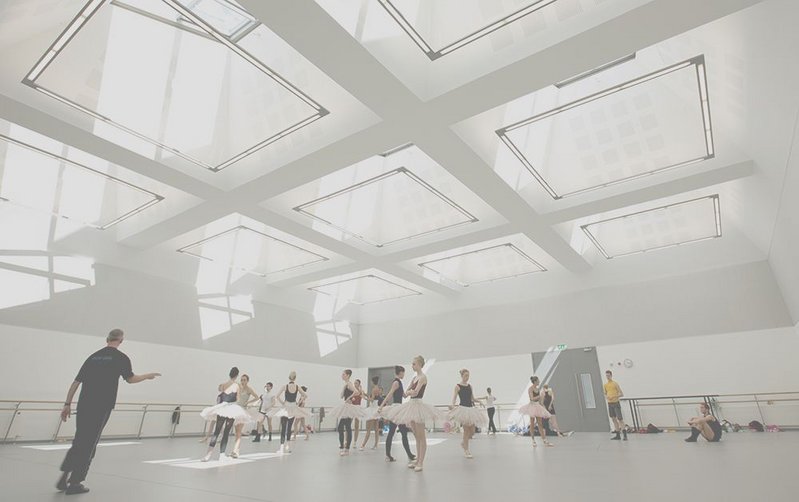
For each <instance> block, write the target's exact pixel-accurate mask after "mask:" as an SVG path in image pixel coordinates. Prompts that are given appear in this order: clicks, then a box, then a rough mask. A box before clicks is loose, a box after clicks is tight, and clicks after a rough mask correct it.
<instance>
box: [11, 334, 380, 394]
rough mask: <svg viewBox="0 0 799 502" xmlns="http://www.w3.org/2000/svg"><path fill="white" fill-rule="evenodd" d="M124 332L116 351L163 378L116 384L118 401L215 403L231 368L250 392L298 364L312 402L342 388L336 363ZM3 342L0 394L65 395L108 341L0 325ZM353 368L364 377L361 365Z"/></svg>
mask: <svg viewBox="0 0 799 502" xmlns="http://www.w3.org/2000/svg"><path fill="white" fill-rule="evenodd" d="M126 336H127V338H126V340H125V341H124V342H123V344H122V346H121V347H120V349H121V350H122V351H123V352H125V353H126V354H127V355H128V356H129V357H130V358H131V361H132V362H133V371H134V372H135V373H148V372H153V371H156V372H160V373H162V374H163V376H162V377H160V378H159V379H157V380H155V381H152V382H149V381H148V382H143V383H139V384H135V385H128V384H126V383H124V382H121V383H120V386H119V396H118V401H120V402H167V403H191V404H195V403H196V404H202V403H213V401H214V399H215V397H216V394H217V393H218V392H217V390H216V387H217V385H218V384H219V383H220V382H223V381H225V380H226V378H227V374H228V371H229V370H230V368H231V367H232V366H237V367H238V368H239V369H240V370H241V372H242V373H247V374H248V375H249V376H250V378H251V381H252V383H253V387H254V388H255V390H261V389H262V388H263V385H264V384H265V383H266V382H267V380H270V381H272V382H274V384H275V386H276V387H279V386H280V385H282V384H284V383H286V382H287V381H288V374H289V372H290V371H291V370H295V371H296V372H297V382H298V383H299V384H300V385H306V386H308V388H309V396H310V398H311V399H310V402H309V405H311V406H321V405H324V406H326V405H331V404H336V403H337V400H338V395H339V392H340V391H341V386H342V384H341V380H340V374H341V370H342V369H343V367H340V366H329V365H323V364H314V363H307V362H296V361H286V360H280V359H270V358H265V357H258V356H251V355H241V354H232V353H226V352H214V351H210V350H202V349H193V348H187V347H175V346H171V345H162V344H154V343H147V342H141V341H139V340H137V339H136V337H135V335H132V334H129V335H126ZM0 346H2V347H3V351H2V353H0V367H2V368H3V378H1V379H0V399H26V400H62V399H64V397H65V396H66V392H67V389H68V388H69V385H70V384H71V383H72V381H73V379H74V377H75V375H76V374H77V372H78V370H79V369H80V366H81V364H82V363H83V361H84V360H85V359H86V357H88V356H89V355H90V354H91V353H92V352H94V351H96V350H99V349H100V348H102V347H103V346H105V341H104V339H102V338H100V337H99V336H86V335H78V334H73V333H66V332H58V331H51V330H41V329H34V328H25V327H19V326H9V325H0ZM353 371H354V374H355V375H356V377H360V378H362V379H363V378H365V375H366V370H363V369H357V368H353Z"/></svg>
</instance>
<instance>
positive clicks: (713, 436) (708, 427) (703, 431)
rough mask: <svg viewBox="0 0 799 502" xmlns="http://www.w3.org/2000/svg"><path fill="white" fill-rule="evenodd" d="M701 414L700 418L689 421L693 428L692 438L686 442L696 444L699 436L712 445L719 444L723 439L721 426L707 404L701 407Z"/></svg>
mask: <svg viewBox="0 0 799 502" xmlns="http://www.w3.org/2000/svg"><path fill="white" fill-rule="evenodd" d="M699 413H701V415H700V416H698V417H693V418H692V419H690V420H688V425H690V426H691V436H690V437H688V438H687V439H686V440H685V442H686V443H695V442H696V439H697V438H698V437H699V436H702V437H703V438H705V439H707V440H708V441H710V442H711V443H715V442H718V441H719V440H720V439H721V424H720V423H719V421H718V420H717V419H716V417H714V416H713V415H711V413H710V407H709V406H708V405H707V403H702V404H700V405H699Z"/></svg>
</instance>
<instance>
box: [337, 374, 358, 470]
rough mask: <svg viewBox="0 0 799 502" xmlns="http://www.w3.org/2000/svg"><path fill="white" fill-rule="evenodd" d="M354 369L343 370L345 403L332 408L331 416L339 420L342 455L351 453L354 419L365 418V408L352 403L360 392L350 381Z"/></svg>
mask: <svg viewBox="0 0 799 502" xmlns="http://www.w3.org/2000/svg"><path fill="white" fill-rule="evenodd" d="M351 377H352V370H350V369H346V370H344V371H342V372H341V379H342V380H344V388H343V389H342V390H341V398H342V399H343V400H344V402H343V403H341V404H339V405H338V406H336V407H335V408H333V409H332V410H330V416H331V417H333V419H335V420H338V427H336V429H337V430H338V454H339V455H340V456H342V457H343V456H345V455H349V453H350V445H351V444H352V419H353V418H363V417H364V416H365V413H364V412H363V410H362V409H361V408H360V407H358V406H355V405H354V404H352V398H353V397H354V396H355V395H356V394H357V393H358V390H357V389H356V388H355V385H354V384H353V383H352V382H350V378H351Z"/></svg>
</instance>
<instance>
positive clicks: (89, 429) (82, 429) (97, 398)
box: [56, 329, 161, 495]
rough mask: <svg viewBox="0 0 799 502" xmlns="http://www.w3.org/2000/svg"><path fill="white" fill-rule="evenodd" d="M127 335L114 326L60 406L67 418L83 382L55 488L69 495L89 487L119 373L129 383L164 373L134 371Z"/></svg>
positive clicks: (90, 357) (82, 369)
mask: <svg viewBox="0 0 799 502" xmlns="http://www.w3.org/2000/svg"><path fill="white" fill-rule="evenodd" d="M124 337H125V334H124V333H123V332H122V330H121V329H114V330H111V332H110V333H109V334H108V337H107V338H106V342H107V345H106V347H105V348H103V349H100V350H98V351H97V352H95V353H94V354H92V355H91V356H89V358H88V359H86V361H85V362H84V363H83V366H81V368H80V371H79V372H78V376H76V377H75V381H74V382H72V385H71V386H70V387H69V392H68V393H67V399H66V401H65V402H64V408H63V409H62V410H61V420H63V421H64V422H66V421H67V418H69V416H70V415H71V414H72V410H71V405H72V398H73V397H75V392H77V390H78V387H79V386H80V385H81V384H83V388H82V389H81V391H80V398H79V399H78V407H77V410H76V415H77V418H76V420H77V422H76V424H75V438H74V439H73V440H72V448H70V449H69V451H68V452H67V456H66V457H65V458H64V462H63V463H62V464H61V471H63V474H62V475H61V477H60V478H59V480H58V484H56V488H58V490H59V491H64V492H66V494H67V495H74V494H77V493H86V492H88V491H89V489H88V488H86V487H85V486H83V480H84V479H86V474H87V473H88V472H89V465H90V464H91V462H92V459H93V458H94V453H95V451H96V449H97V443H98V442H99V441H100V435H101V434H102V433H103V428H104V427H105V424H106V422H108V417H109V416H111V410H113V409H114V406H115V405H116V401H117V387H118V386H119V377H122V378H124V379H125V381H126V382H128V383H139V382H143V381H144V380H152V379H154V378H155V377H157V376H161V374H160V373H147V374H144V375H134V374H133V369H132V368H131V365H130V359H129V358H128V356H126V355H125V354H123V353H122V352H120V351H119V344H121V343H122V341H123V339H124Z"/></svg>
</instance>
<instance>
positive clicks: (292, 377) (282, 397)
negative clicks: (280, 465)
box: [269, 371, 310, 453]
mask: <svg viewBox="0 0 799 502" xmlns="http://www.w3.org/2000/svg"><path fill="white" fill-rule="evenodd" d="M296 380H297V373H296V372H294V371H292V372H291V373H289V383H287V384H286V385H284V386H283V387H281V388H280V390H279V391H277V400H278V402H279V403H280V407H276V408H272V409H271V410H269V412H270V413H271V416H273V417H280V449H279V450H278V453H291V448H290V447H289V445H288V442H287V441H288V440H289V439H291V430H292V426H293V425H294V419H295V418H296V417H303V418H309V417H310V415H308V412H307V411H306V410H305V409H304V408H300V407H299V406H297V395H298V394H300V395H302V396H305V395H306V394H305V391H304V390H302V389H301V388H300V386H299V385H297V382H296Z"/></svg>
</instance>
